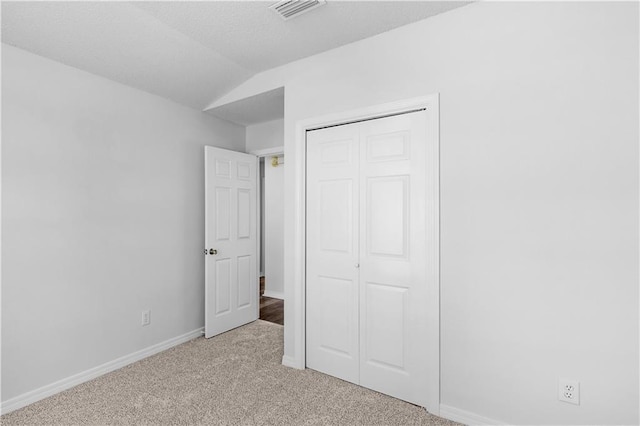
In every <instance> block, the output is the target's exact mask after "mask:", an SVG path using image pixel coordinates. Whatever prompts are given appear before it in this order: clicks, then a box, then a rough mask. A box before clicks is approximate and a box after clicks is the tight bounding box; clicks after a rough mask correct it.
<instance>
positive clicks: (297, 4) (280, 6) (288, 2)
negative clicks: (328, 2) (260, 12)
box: [269, 0, 325, 21]
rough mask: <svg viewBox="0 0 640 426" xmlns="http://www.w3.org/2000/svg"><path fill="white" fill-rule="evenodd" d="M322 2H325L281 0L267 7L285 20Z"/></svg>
mask: <svg viewBox="0 0 640 426" xmlns="http://www.w3.org/2000/svg"><path fill="white" fill-rule="evenodd" d="M323 4H325V0H282V1H279V2H278V3H275V4H272V5H271V6H269V8H270V9H272V10H274V11H275V12H276V13H277V14H278V15H280V17H281V18H282V19H284V20H285V21H286V20H287V19H291V18H295V17H296V16H299V15H302V14H303V13H305V12H308V11H310V10H312V9H315V8H316V7H319V6H322V5H323Z"/></svg>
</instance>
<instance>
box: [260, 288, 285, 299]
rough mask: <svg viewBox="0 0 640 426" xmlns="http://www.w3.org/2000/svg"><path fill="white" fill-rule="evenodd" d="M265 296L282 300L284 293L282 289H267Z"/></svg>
mask: <svg viewBox="0 0 640 426" xmlns="http://www.w3.org/2000/svg"><path fill="white" fill-rule="evenodd" d="M263 296H264V297H271V298H272V299H280V300H284V293H283V292H281V291H269V290H265V291H264V294H263Z"/></svg>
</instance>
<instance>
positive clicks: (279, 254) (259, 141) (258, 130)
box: [247, 119, 284, 299]
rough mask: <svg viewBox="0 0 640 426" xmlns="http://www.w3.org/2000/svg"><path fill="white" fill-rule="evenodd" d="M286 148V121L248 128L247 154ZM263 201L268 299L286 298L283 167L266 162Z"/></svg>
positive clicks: (266, 159) (269, 160) (263, 254)
mask: <svg viewBox="0 0 640 426" xmlns="http://www.w3.org/2000/svg"><path fill="white" fill-rule="evenodd" d="M282 146H284V120H282V119H280V120H273V121H267V122H264V123H258V124H253V125H250V126H247V152H251V151H259V150H263V149H268V148H279V147H282ZM264 171H265V176H264V179H263V182H262V184H263V185H264V188H263V192H262V198H263V201H264V208H263V210H262V216H263V217H262V219H263V220H264V223H262V233H263V235H262V244H263V247H261V248H262V253H261V257H263V256H264V259H263V261H264V265H265V270H264V271H262V272H264V274H265V296H267V297H277V298H280V299H282V298H283V297H284V164H282V165H280V166H278V167H272V166H271V157H270V156H267V157H266V158H265V160H264Z"/></svg>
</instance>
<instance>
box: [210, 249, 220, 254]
mask: <svg viewBox="0 0 640 426" xmlns="http://www.w3.org/2000/svg"><path fill="white" fill-rule="evenodd" d="M209 254H218V250H214V249H209Z"/></svg>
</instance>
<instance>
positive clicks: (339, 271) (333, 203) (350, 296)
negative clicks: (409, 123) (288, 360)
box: [306, 125, 359, 383]
mask: <svg viewBox="0 0 640 426" xmlns="http://www.w3.org/2000/svg"><path fill="white" fill-rule="evenodd" d="M358 162H359V145H358V127H357V126H355V125H350V126H339V127H334V128H331V129H325V130H319V131H314V132H309V133H308V134H307V271H306V272H307V288H306V295H307V296H306V297H307V300H306V307H307V333H306V335H307V342H306V345H307V366H308V367H309V368H312V369H314V370H318V371H321V372H323V373H327V374H330V375H332V376H336V377H339V378H341V379H343V380H347V381H350V382H353V383H358V382H359V367H358V363H359V344H358V339H359V337H358V333H359V328H358V309H359V283H358V268H357V267H356V264H357V262H358V260H357V258H358V250H359V247H358V242H359V240H358V232H359V230H358V227H359V223H358V217H359V216H358V191H359V184H358Z"/></svg>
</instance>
